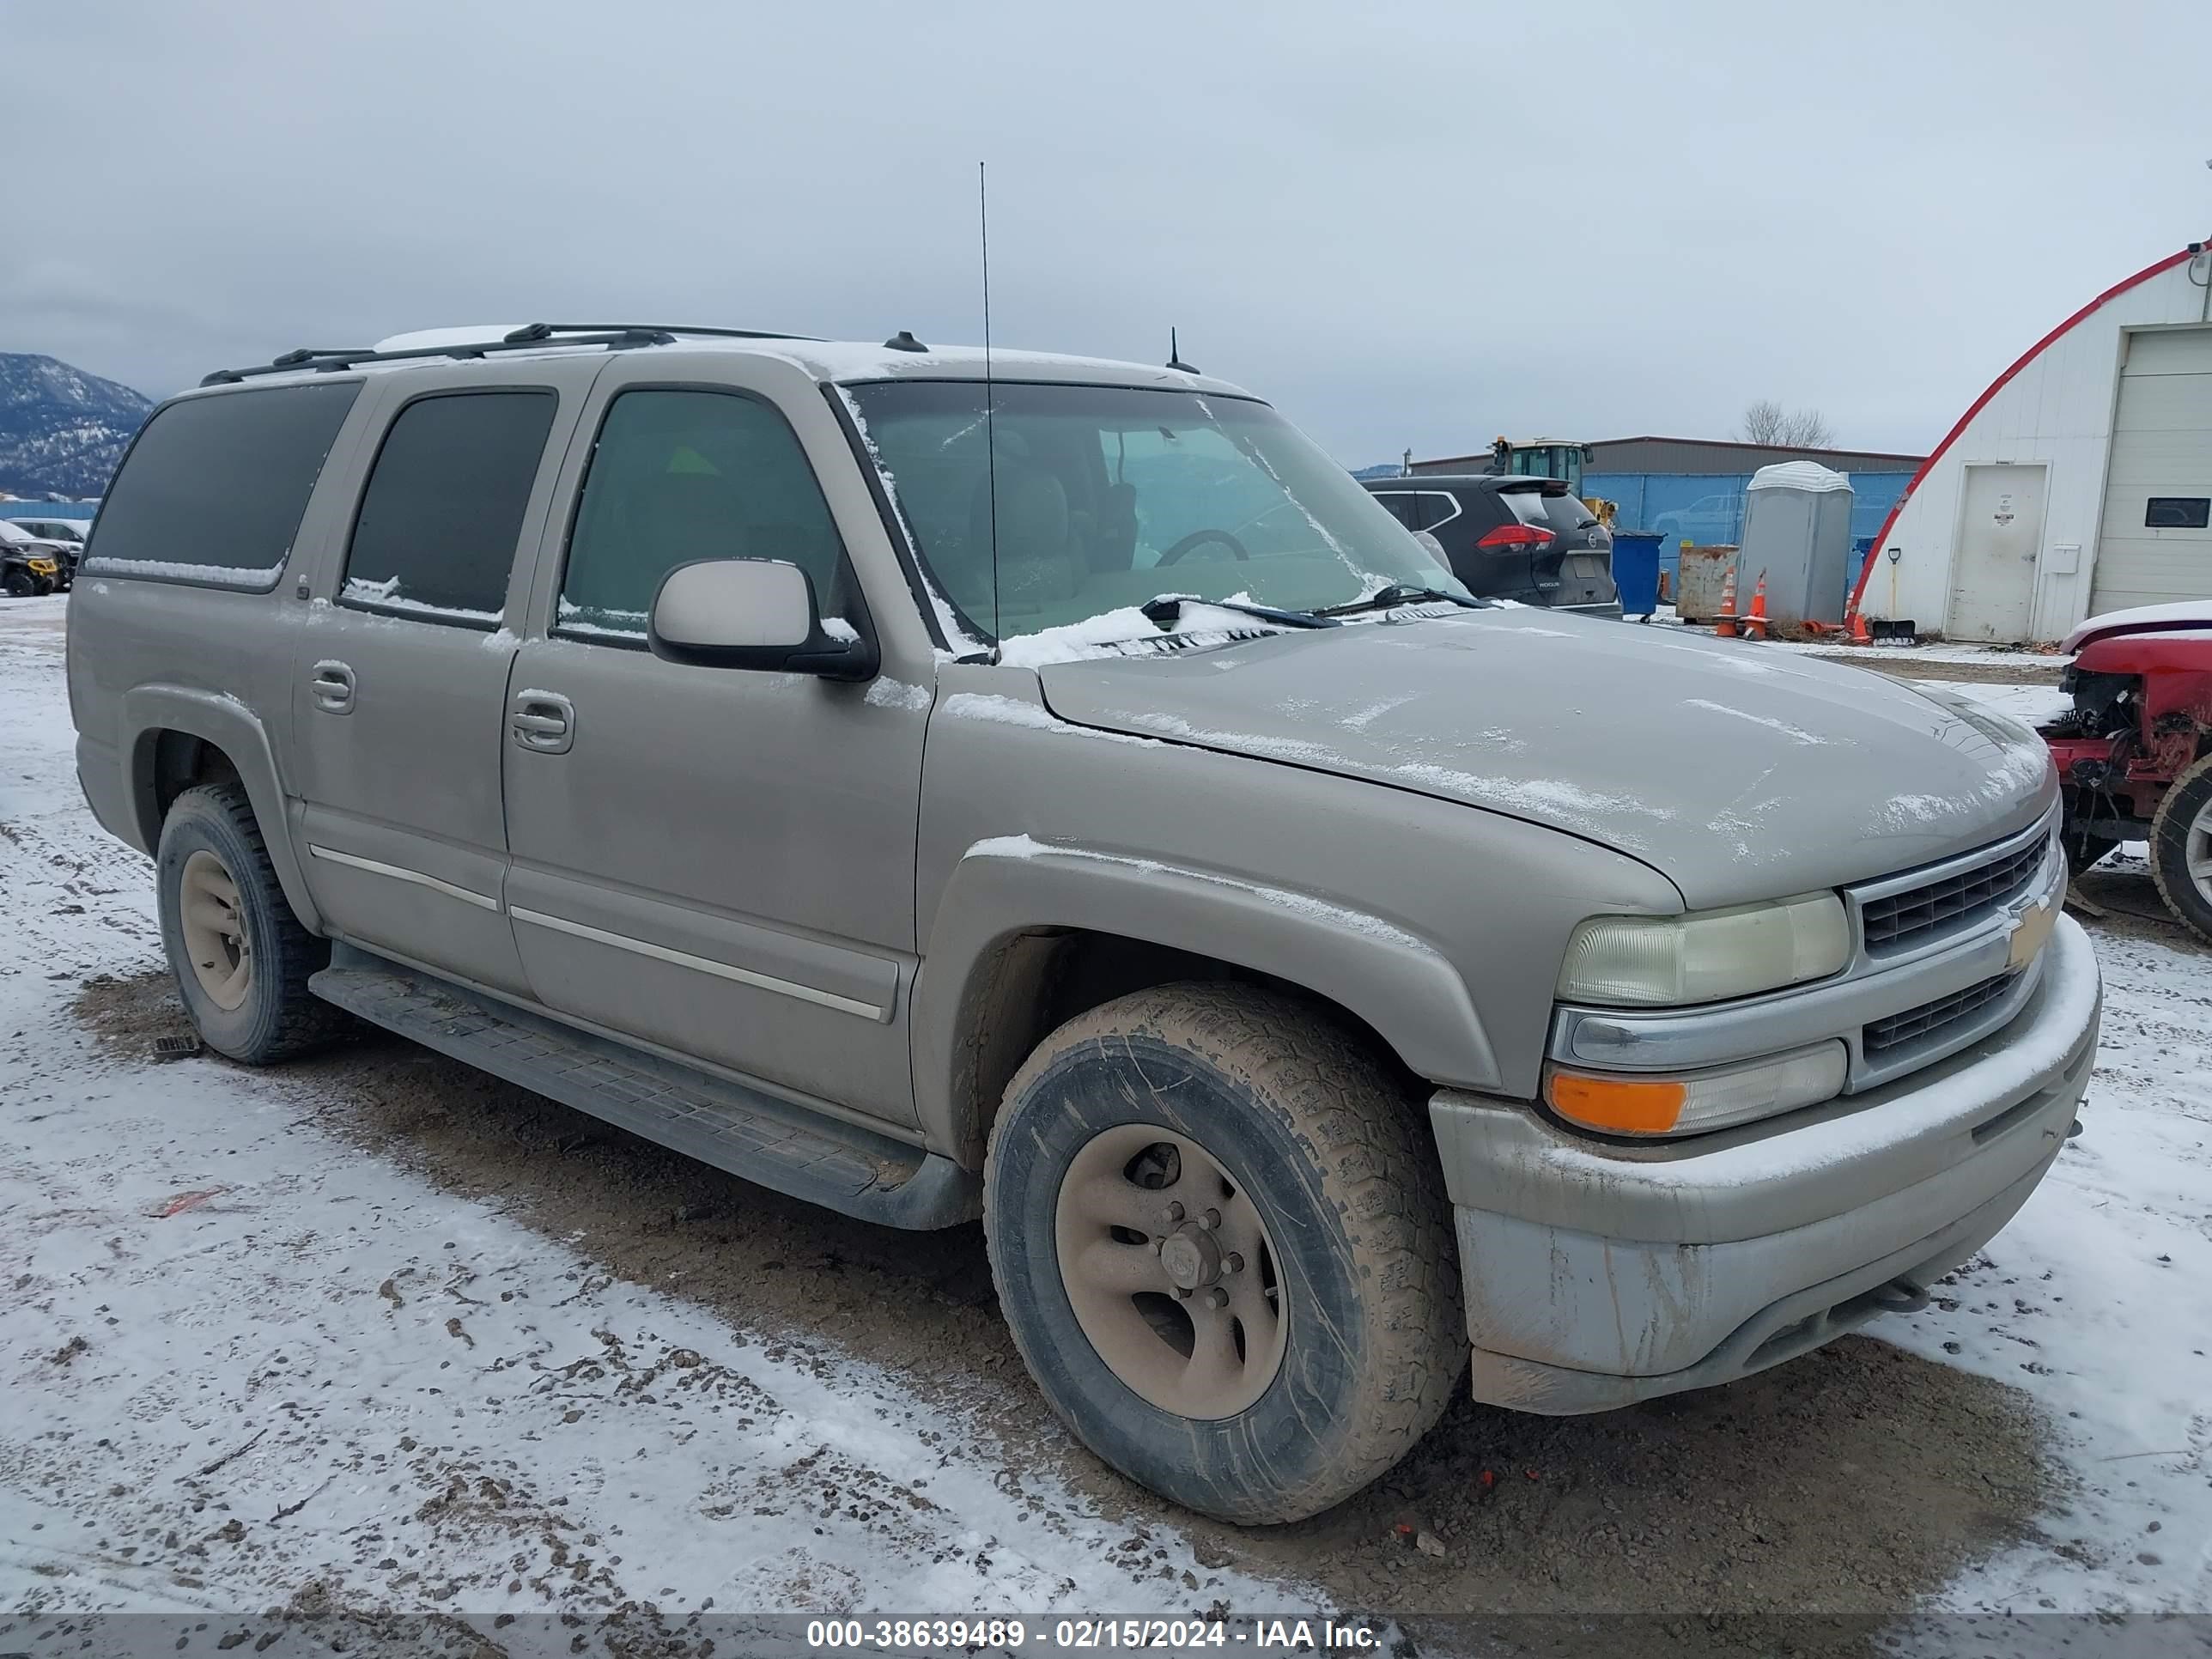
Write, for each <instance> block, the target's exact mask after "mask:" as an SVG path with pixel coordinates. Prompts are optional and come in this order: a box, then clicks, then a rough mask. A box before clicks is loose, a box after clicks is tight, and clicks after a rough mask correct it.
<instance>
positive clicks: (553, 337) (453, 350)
mask: <svg viewBox="0 0 2212 1659" xmlns="http://www.w3.org/2000/svg"><path fill="white" fill-rule="evenodd" d="M679 334H707V335H714V336H717V337H724V338H729V339H738V340H803V339H807V338H810V336H807V335H804V334H778V333H776V332H775V331H772V330H768V329H750V328H689V327H686V328H670V327H663V326H661V325H659V324H655V323H531V324H528V325H525V326H524V327H521V328H518V329H515V330H513V331H510V332H508V333H507V334H504V335H502V336H501V337H499V338H498V339H495V340H471V341H464V342H457V343H453V344H451V345H431V346H407V347H404V348H403V349H399V350H396V351H379V350H377V349H374V347H360V348H353V347H343V348H333V349H318V348H316V347H313V346H301V347H299V348H298V349H295V350H292V351H288V352H286V353H284V354H283V356H280V357H277V358H276V359H275V360H274V361H272V362H266V363H256V364H253V365H252V366H251V367H250V368H218V369H216V371H215V372H214V373H213V374H206V375H203V376H202V377H201V378H200V384H201V385H202V386H235V385H237V384H238V383H239V382H240V381H241V380H252V379H254V378H255V377H256V376H258V375H263V374H290V373H292V372H293V371H295V370H296V369H313V370H314V371H315V372H316V373H317V374H336V373H338V372H340V371H342V370H344V369H349V368H353V367H354V366H355V365H356V364H358V363H392V362H407V361H408V360H410V359H411V358H425V357H463V358H466V357H482V356H485V355H487V354H488V353H490V352H494V351H528V350H530V349H532V348H534V347H538V346H548V345H559V346H586V345H596V346H605V347H606V348H608V349H610V350H618V349H621V348H623V347H624V346H644V345H673V344H675V343H676V339H677V336H678V335H679Z"/></svg>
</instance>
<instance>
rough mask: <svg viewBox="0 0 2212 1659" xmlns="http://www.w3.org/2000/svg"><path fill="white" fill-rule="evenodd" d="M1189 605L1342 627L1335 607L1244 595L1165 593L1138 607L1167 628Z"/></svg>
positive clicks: (1299, 624)
mask: <svg viewBox="0 0 2212 1659" xmlns="http://www.w3.org/2000/svg"><path fill="white" fill-rule="evenodd" d="M1185 605H1210V606H1212V608H1213V609H1214V610H1216V611H1238V612H1241V613H1242V614H1243V615H1244V616H1247V617H1258V618H1259V619H1260V620H1261V622H1271V623H1277V624H1279V625H1280V626H1281V627H1284V628H1340V627H1342V626H1343V624H1342V623H1339V622H1338V621H1337V620H1336V616H1335V613H1334V611H1283V610H1279V609H1278V608H1277V607H1275V606H1274V605H1247V604H1245V603H1244V602H1243V600H1241V599H1200V598H1199V597H1198V595H1197V594H1195V593H1162V594H1158V595H1157V596H1156V597H1154V598H1152V599H1146V601H1145V602H1144V604H1143V605H1139V607H1138V609H1139V610H1140V611H1143V612H1144V613H1145V615H1146V616H1147V617H1150V618H1152V621H1154V622H1156V623H1159V625H1160V626H1161V627H1163V628H1166V627H1169V626H1170V625H1172V624H1173V623H1176V621H1178V620H1179V619H1180V618H1181V617H1182V608H1183V606H1185Z"/></svg>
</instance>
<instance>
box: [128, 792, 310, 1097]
mask: <svg viewBox="0 0 2212 1659" xmlns="http://www.w3.org/2000/svg"><path fill="white" fill-rule="evenodd" d="M155 888H156V891H157V894H158V896H159V898H160V908H161V944H162V947H163V949H164V950H165V951H167V953H168V957H169V969H170V971H171V972H173V974H175V975H176V976H177V992H178V994H179V996H180V997H182V998H183V1000H184V1004H185V1012H186V1013H188V1014H189V1015H191V1021H192V1025H193V1027H194V1029H195V1030H197V1031H198V1032H199V1034H200V1040H201V1041H202V1042H204V1043H206V1044H207V1046H208V1047H209V1048H212V1049H214V1050H215V1051H216V1053H217V1054H228V1056H229V1057H230V1058H231V1059H233V1060H243V1061H245V1062H246V1064H247V1065H250V1066H261V1065H266V1064H267V1063H269V1062H270V1061H271V1060H283V1059H287V1058H289V1056H291V1055H293V1054H303V1053H305V1052H306V1051H307V1050H308V1049H310V1048H314V1047H315V1046H317V1045H318V1044H319V1043H321V1042H325V1041H327V1040H328V1039H329V1038H330V1037H331V1036H332V1035H334V1034H335V1033H336V1032H337V1031H338V1030H341V1029H343V1024H344V1022H345V1016H344V1015H343V1013H341V1012H339V1011H338V1010H337V1009H336V1008H334V1007H332V1006H331V1005H330V1004H329V1003H327V1002H325V1001H324V1000H322V999H321V998H319V997H318V996H316V995H315V994H313V992H311V991H310V990H308V989H307V976H308V975H310V974H313V973H314V972H316V971H317V970H319V969H322V968H325V967H327V966H328V965H329V964H330V959H331V947H330V943H329V941H328V940H326V939H318V938H316V937H315V935H313V933H309V932H308V931H307V929H306V928H305V927H301V925H300V919H299V918H298V917H297V916H295V915H293V914H292V907H291V905H290V904H289V902H286V900H285V897H284V890H283V888H282V887H281V886H280V885H279V884H277V880H276V869H275V867H274V866H272V865H271V864H270V861H269V848H268V844H267V843H266V842H264V840H263V839H262V835H261V827H260V825H259V824H258V823H256V822H255V821H254V817H253V809H252V806H251V805H249V804H248V803H247V800H246V791H245V790H244V789H243V788H242V787H240V786H239V785H237V784H235V783H211V784H202V785H201V786H199V787H197V788H193V789H187V790H185V793H183V794H181V795H179V796H178V797H177V799H175V801H173V803H171V805H170V807H169V812H168V816H167V817H166V818H164V819H163V820H162V823H161V846H160V848H159V851H158V853H157V855H156V864H155Z"/></svg>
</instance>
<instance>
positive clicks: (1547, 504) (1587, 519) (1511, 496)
mask: <svg viewBox="0 0 2212 1659" xmlns="http://www.w3.org/2000/svg"><path fill="white" fill-rule="evenodd" d="M1498 499H1499V500H1501V501H1504V503H1505V504H1506V506H1507V507H1509V508H1510V510H1511V512H1512V513H1513V516H1514V517H1515V518H1516V519H1518V520H1521V522H1522V524H1533V525H1534V526H1536V527H1537V528H1538V529H1540V530H1550V531H1555V532H1566V531H1570V530H1585V529H1588V528H1589V526H1592V525H1594V524H1595V523H1596V522H1597V515H1596V514H1595V513H1592V512H1591V511H1590V510H1589V507H1585V506H1583V502H1582V499H1581V497H1579V496H1577V495H1575V494H1574V493H1573V492H1572V491H1571V490H1563V491H1561V492H1559V494H1557V495H1553V494H1551V493H1550V492H1547V491H1545V490H1541V489H1501V490H1499V491H1498Z"/></svg>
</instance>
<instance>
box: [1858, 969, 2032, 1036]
mask: <svg viewBox="0 0 2212 1659" xmlns="http://www.w3.org/2000/svg"><path fill="white" fill-rule="evenodd" d="M2012 978H2013V976H2012V975H2010V974H2009V973H2003V974H1992V975H1990V977H1989V978H1987V979H1985V980H1983V981H1980V982H1979V983H1978V984H1975V985H1969V986H1968V987H1966V989H1965V990H1963V991H1954V992H1953V993H1952V994H1950V995H1949V996H1948V997H1938V998H1936V1000H1935V1001H1933V1002H1923V1003H1922V1004H1921V1005H1920V1006H1918V1007H1917V1008H1907V1009H1906V1010H1905V1012H1903V1013H1901V1014H1892V1015H1891V1016H1890V1017H1889V1018H1887V1019H1877V1020H1875V1021H1874V1022H1873V1023H1872V1024H1869V1025H1868V1026H1866V1027H1865V1029H1864V1030H1863V1033H1862V1034H1861V1039H1860V1040H1861V1042H1862V1043H1863V1046H1864V1048H1865V1049H1866V1052H1867V1053H1868V1054H1881V1053H1883V1052H1884V1051H1885V1050H1887V1049H1890V1048H1898V1047H1900V1046H1901V1045H1903V1044H1905V1043H1907V1042H1912V1041H1913V1040H1914V1039H1916V1038H1918V1037H1923V1036H1928V1035H1929V1033H1931V1032H1935V1031H1940V1030H1942V1029H1943V1027H1945V1026H1947V1025H1948V1024H1951V1023H1952V1022H1953V1021H1954V1020H1960V1019H1964V1018H1966V1016H1967V1015H1969V1014H1971V1013H1973V1012H1976V1011H1977V1010H1978V1009H1982V1008H1986V1007H1988V1006H1990V1004H1991V1003H1992V1002H1995V1001H1996V1000H1997V999H1998V998H1999V997H2001V996H2002V995H2003V994H2005V992H2006V990H2007V989H2008V987H2010V986H2011V984H2012Z"/></svg>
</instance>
